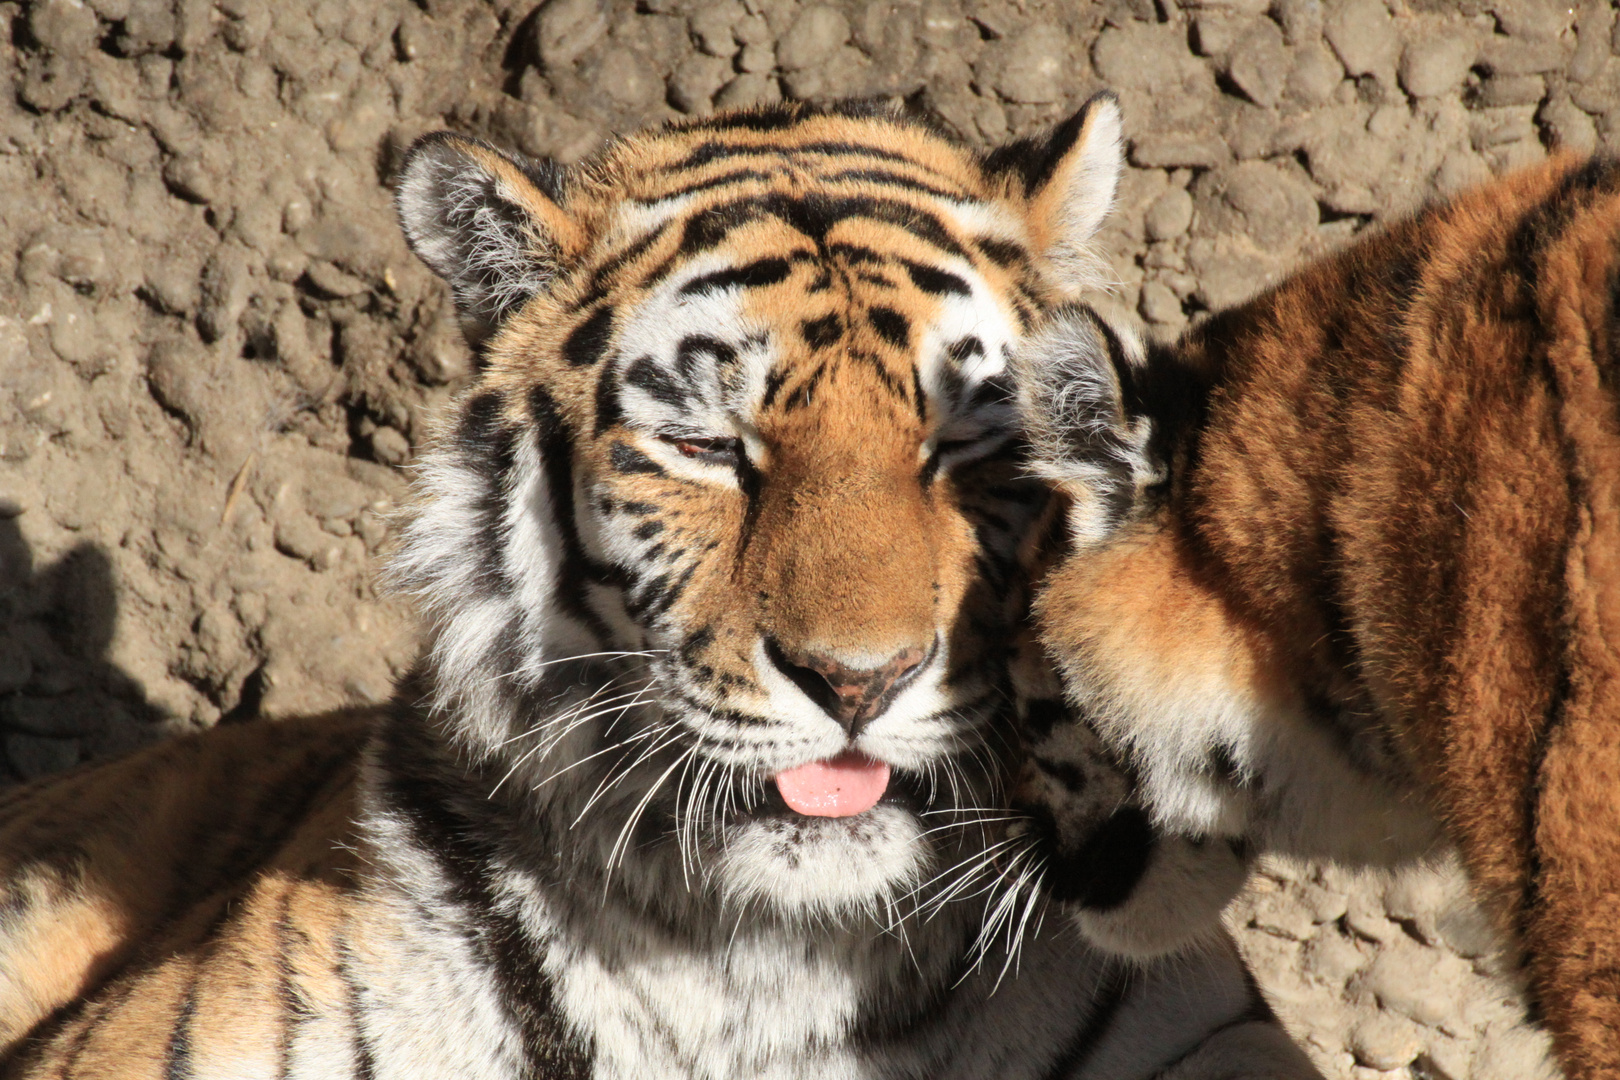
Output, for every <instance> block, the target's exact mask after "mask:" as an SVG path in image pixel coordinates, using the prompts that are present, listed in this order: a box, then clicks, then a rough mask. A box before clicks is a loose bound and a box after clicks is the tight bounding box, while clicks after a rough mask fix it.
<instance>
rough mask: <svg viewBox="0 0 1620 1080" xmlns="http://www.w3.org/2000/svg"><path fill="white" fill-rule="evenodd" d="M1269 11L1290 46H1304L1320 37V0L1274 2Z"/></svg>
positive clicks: (1281, 0)
mask: <svg viewBox="0 0 1620 1080" xmlns="http://www.w3.org/2000/svg"><path fill="white" fill-rule="evenodd" d="M1270 11H1271V17H1272V18H1274V19H1276V20H1277V24H1278V25H1279V26H1281V27H1282V29H1283V36H1284V37H1286V38H1287V39H1288V44H1290V45H1305V44H1308V43H1311V42H1314V41H1315V40H1316V39H1317V38H1319V37H1321V36H1322V0H1274V2H1273V3H1272V5H1271V8H1270Z"/></svg>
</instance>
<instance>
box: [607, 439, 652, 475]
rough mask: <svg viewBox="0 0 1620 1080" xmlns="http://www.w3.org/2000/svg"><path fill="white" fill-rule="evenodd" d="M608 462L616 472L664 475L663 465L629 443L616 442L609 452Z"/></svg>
mask: <svg viewBox="0 0 1620 1080" xmlns="http://www.w3.org/2000/svg"><path fill="white" fill-rule="evenodd" d="M608 460H609V461H610V462H611V463H612V465H613V469H614V471H615V472H621V473H646V474H647V475H649V476H663V475H664V467H663V466H662V465H660V464H658V462H656V461H654V460H653V459H652V458H650V457H648V456H647V455H646V454H643V453H642V452H641V451H640V450H637V449H636V448H635V447H633V446H631V445H630V444H629V443H624V442H615V443H614V444H613V446H612V447H611V448H610V449H609V450H608Z"/></svg>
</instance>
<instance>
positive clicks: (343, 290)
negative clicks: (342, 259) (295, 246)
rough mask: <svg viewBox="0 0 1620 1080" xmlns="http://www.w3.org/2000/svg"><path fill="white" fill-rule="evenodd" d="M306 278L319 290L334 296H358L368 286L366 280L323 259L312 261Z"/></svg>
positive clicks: (306, 271)
mask: <svg viewBox="0 0 1620 1080" xmlns="http://www.w3.org/2000/svg"><path fill="white" fill-rule="evenodd" d="M304 279H305V280H307V281H308V282H309V283H310V285H312V286H314V288H315V289H316V290H317V291H318V292H321V293H323V294H325V295H326V296H330V297H334V298H342V297H345V296H357V295H359V294H360V293H363V292H365V291H366V288H367V285H366V283H365V282H364V281H361V280H360V279H359V278H357V277H355V276H354V275H353V274H346V273H344V272H343V271H342V270H339V269H338V268H337V267H335V266H333V265H332V264H331V263H329V262H326V261H325V260H322V259H315V260H312V261H311V262H310V264H309V269H308V270H305V271H304Z"/></svg>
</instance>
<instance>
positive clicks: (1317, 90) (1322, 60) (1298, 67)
mask: <svg viewBox="0 0 1620 1080" xmlns="http://www.w3.org/2000/svg"><path fill="white" fill-rule="evenodd" d="M1343 81H1344V65H1343V64H1341V63H1339V58H1338V57H1337V56H1336V55H1334V53H1333V50H1332V49H1329V48H1328V47H1327V46H1326V45H1323V44H1322V43H1321V42H1320V41H1311V42H1307V43H1306V44H1304V45H1302V46H1301V47H1300V49H1299V51H1298V53H1297V54H1296V55H1295V57H1294V67H1293V70H1292V71H1290V72H1289V73H1288V83H1287V85H1286V87H1285V88H1284V92H1285V93H1287V95H1288V97H1289V98H1290V99H1292V100H1293V101H1297V102H1299V103H1300V104H1301V105H1320V104H1322V103H1323V102H1325V101H1327V100H1328V99H1329V98H1331V97H1332V96H1333V91H1335V90H1337V89H1338V88H1339V84H1340V83H1341V82H1343Z"/></svg>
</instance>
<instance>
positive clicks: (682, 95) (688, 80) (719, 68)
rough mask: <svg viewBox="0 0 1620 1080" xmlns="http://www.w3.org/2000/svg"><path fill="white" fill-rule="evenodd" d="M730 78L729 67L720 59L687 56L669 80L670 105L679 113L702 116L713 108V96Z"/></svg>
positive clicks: (700, 55)
mask: <svg viewBox="0 0 1620 1080" xmlns="http://www.w3.org/2000/svg"><path fill="white" fill-rule="evenodd" d="M731 75H732V71H731V65H730V64H728V63H727V62H726V61H724V60H722V59H720V58H719V57H715V56H705V55H704V54H702V53H697V54H695V55H693V56H688V57H687V58H686V59H685V60H682V61H681V63H680V66H679V67H677V68H676V69H675V73H674V74H673V75H671V76H670V77H669V100H670V103H671V104H673V105H674V106H675V107H676V108H677V109H679V110H681V111H682V112H685V113H693V114H696V115H699V116H701V115H704V114H706V113H708V112H709V111H710V110H711V109H712V108H713V107H714V105H713V102H714V95H715V94H718V93H719V92H720V88H721V87H722V86H724V85H726V82H727V81H728V80H729V79H730V78H731Z"/></svg>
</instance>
